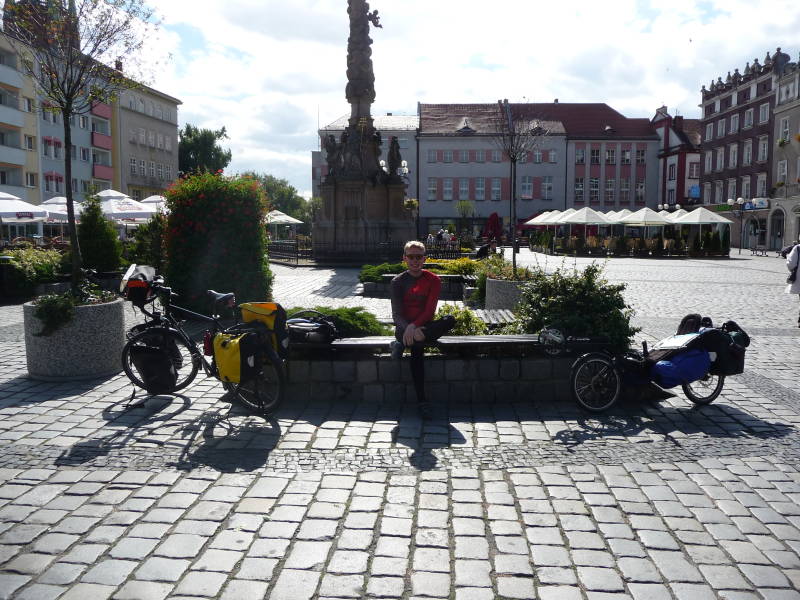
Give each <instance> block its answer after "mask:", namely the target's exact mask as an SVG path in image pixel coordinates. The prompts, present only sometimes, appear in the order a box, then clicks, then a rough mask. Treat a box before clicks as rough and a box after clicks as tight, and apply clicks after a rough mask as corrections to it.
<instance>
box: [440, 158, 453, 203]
mask: <svg viewBox="0 0 800 600" xmlns="http://www.w3.org/2000/svg"><path fill="white" fill-rule="evenodd" d="M445 152H446V150H445ZM442 199H443V200H452V199H453V180H452V179H450V178H449V177H446V178H445V179H443V180H442Z"/></svg>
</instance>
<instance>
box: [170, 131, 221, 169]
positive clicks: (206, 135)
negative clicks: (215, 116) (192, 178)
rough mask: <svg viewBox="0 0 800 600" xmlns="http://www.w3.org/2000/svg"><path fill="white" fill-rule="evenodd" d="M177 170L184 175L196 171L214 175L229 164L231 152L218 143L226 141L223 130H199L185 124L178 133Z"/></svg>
mask: <svg viewBox="0 0 800 600" xmlns="http://www.w3.org/2000/svg"><path fill="white" fill-rule="evenodd" d="M178 136H179V144H178V169H179V170H181V171H183V172H184V173H186V174H189V173H195V172H198V171H210V172H211V173H216V172H218V171H221V170H223V169H224V168H225V167H227V166H228V165H229V164H230V162H231V151H230V149H228V150H223V149H222V146H220V145H219V143H218V142H220V141H221V140H225V139H228V134H227V132H226V131H225V128H224V127H223V128H222V129H217V130H216V131H214V130H213V129H200V128H198V127H195V126H194V125H190V124H189V123H187V124H186V125H185V126H184V127H183V129H181V130H180V131H179V132H178Z"/></svg>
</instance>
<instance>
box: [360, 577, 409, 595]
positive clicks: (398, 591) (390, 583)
mask: <svg viewBox="0 0 800 600" xmlns="http://www.w3.org/2000/svg"><path fill="white" fill-rule="evenodd" d="M404 590H405V581H404V580H403V578H402V577H370V578H369V579H368V580H367V595H368V596H370V597H377V598H400V597H401V596H402V595H403V591H404Z"/></svg>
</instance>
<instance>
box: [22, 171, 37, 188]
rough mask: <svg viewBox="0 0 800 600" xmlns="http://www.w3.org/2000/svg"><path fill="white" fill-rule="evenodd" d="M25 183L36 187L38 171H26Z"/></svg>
mask: <svg viewBox="0 0 800 600" xmlns="http://www.w3.org/2000/svg"><path fill="white" fill-rule="evenodd" d="M25 185H26V186H28V187H36V173H25Z"/></svg>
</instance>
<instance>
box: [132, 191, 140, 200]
mask: <svg viewBox="0 0 800 600" xmlns="http://www.w3.org/2000/svg"><path fill="white" fill-rule="evenodd" d="M133 199H134V200H136V201H137V202H141V201H142V190H133Z"/></svg>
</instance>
